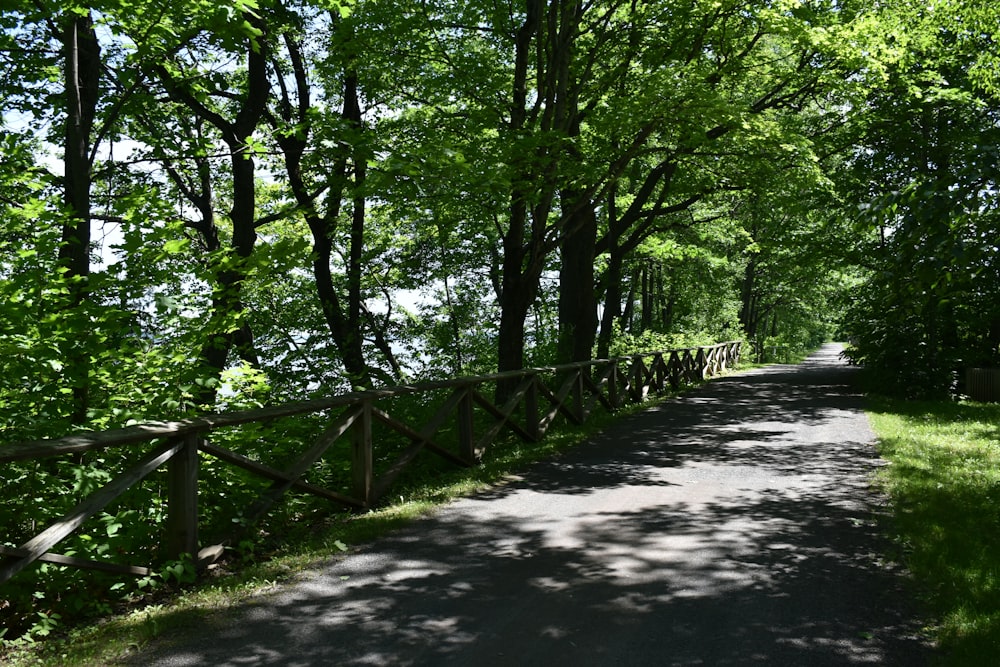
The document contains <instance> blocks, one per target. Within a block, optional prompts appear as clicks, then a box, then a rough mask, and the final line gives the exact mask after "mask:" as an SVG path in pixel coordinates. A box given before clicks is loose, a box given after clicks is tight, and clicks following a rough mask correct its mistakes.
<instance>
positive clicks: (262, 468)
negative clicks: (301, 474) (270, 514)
mask: <svg viewBox="0 0 1000 667" xmlns="http://www.w3.org/2000/svg"><path fill="white" fill-rule="evenodd" d="M199 449H201V451H203V452H205V453H206V454H210V455H212V456H214V457H215V458H217V459H219V460H221V461H225V462H226V463H231V464H232V465H234V466H237V467H240V468H243V469H244V470H247V471H249V472H252V473H254V474H255V475H259V476H260V477H263V478H265V479H270V480H273V481H279V482H280V481H289V482H291V483H292V486H294V487H295V488H297V489H300V490H302V491H305V492H306V493H311V494H312V495H314V496H319V497H321V498H325V499H326V500H332V501H334V502H337V503H340V504H342V505H346V506H348V507H352V508H357V509H361V508H362V507H364V503H363V502H361V501H360V500H358V499H357V498H351V497H350V496H345V495H344V494H341V493H337V492H336V491H331V490H330V489H325V488H323V487H321V486H317V485H315V484H310V483H309V482H303V481H302V480H301V479H292V478H291V477H290V476H289V475H288V474H287V473H285V472H282V471H281V470H278V469H277V468H272V467H271V466H268V465H265V464H263V463H261V462H259V461H254V460H253V459H250V458H247V457H246V456H243V455H242V454H237V453H236V452H233V451H230V450H228V449H223V448H222V447H219V446H218V445H214V444H212V443H210V442H203V443H202V444H201V446H200V447H199Z"/></svg>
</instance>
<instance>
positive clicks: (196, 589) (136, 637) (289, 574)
mask: <svg viewBox="0 0 1000 667" xmlns="http://www.w3.org/2000/svg"><path fill="white" fill-rule="evenodd" d="M670 395H673V394H664V395H663V396H661V397H658V398H654V399H653V400H651V401H647V402H646V403H644V404H642V405H634V406H629V407H627V408H624V409H622V410H620V411H619V412H617V413H616V414H614V415H610V414H607V413H605V412H603V411H601V410H596V411H595V412H594V413H593V415H592V416H591V418H590V421H588V422H587V424H586V425H584V426H580V427H571V426H569V425H565V424H563V425H560V426H559V427H558V428H553V429H552V430H551V431H550V432H549V434H547V435H546V437H545V438H544V439H543V440H542V441H541V442H539V443H535V444H525V443H521V442H520V441H515V440H507V441H503V442H502V443H498V445H496V446H494V448H493V449H491V450H490V452H488V453H487V456H486V457H485V459H484V461H483V463H482V465H480V466H477V467H475V468H467V469H457V468H453V469H448V470H445V471H443V472H439V473H436V474H434V475H429V474H428V475H425V476H424V477H423V478H422V479H416V480H411V481H409V482H407V483H405V484H404V485H402V486H401V487H400V488H397V489H396V490H394V491H393V492H392V502H391V504H387V505H386V506H384V507H381V508H379V509H376V510H373V511H370V512H367V513H364V514H346V513H338V514H331V515H327V516H321V517H317V518H314V519H313V520H311V521H304V522H303V523H301V524H300V525H298V526H293V527H291V528H290V529H289V531H288V532H287V533H285V534H283V535H281V536H280V538H273V539H272V540H270V541H269V542H265V543H259V544H256V545H254V547H253V551H251V552H248V553H244V554H242V556H243V557H242V558H241V559H239V560H238V561H237V562H236V565H235V566H234V567H233V571H232V572H217V573H216V574H217V575H218V576H206V577H203V578H202V580H201V581H199V582H198V583H197V584H195V585H193V586H190V587H188V588H186V589H183V590H165V591H161V592H160V593H159V594H158V595H154V596H152V597H151V598H148V599H146V600H143V601H142V603H141V604H136V605H134V607H133V608H132V609H122V610H120V613H119V614H117V615H115V616H113V617H111V618H108V619H105V620H103V621H102V622H100V623H99V624H97V625H94V626H90V627H78V628H73V629H68V630H64V631H62V632H56V633H54V634H53V636H51V637H49V638H47V639H46V641H44V642H39V643H38V644H36V645H33V646H29V647H26V648H21V649H15V650H10V651H8V653H7V654H6V655H4V654H3V651H2V649H0V663H2V664H4V665H10V667H29V666H31V667H36V666H42V665H59V666H60V667H96V666H102V667H103V666H105V665H109V664H114V663H115V662H116V661H117V660H118V659H119V658H121V657H122V656H125V655H127V654H129V653H134V652H135V651H137V650H140V649H141V648H142V647H143V646H144V645H146V644H148V643H149V642H150V641H152V640H154V639H156V638H158V637H170V636H177V635H180V634H183V632H184V630H185V629H186V628H192V627H195V626H197V625H198V624H201V623H204V622H206V621H207V620H208V619H210V618H211V617H212V616H213V615H215V614H223V613H225V610H226V609H227V608H230V607H232V606H234V605H236V604H239V603H242V602H246V601H247V600H249V599H252V598H254V597H257V596H260V595H262V594H264V593H266V592H268V591H269V590H271V589H273V588H274V587H275V586H276V585H278V584H279V583H283V582H289V581H292V580H294V579H296V578H297V577H300V576H304V575H305V573H307V572H308V571H309V570H310V569H312V568H316V567H320V566H321V565H322V564H323V563H324V562H327V561H329V559H330V558H336V557H340V556H343V555H344V553H345V551H350V549H351V548H352V547H356V546H358V545H361V544H364V543H366V542H369V541H371V540H373V539H375V538H377V537H379V536H381V535H384V534H385V533H387V532H389V531H391V530H394V529H396V528H399V527H401V526H403V525H405V524H406V523H408V522H410V521H412V520H414V519H416V518H419V517H421V516H424V515H426V514H428V513H431V512H433V511H434V510H435V509H436V508H438V507H440V506H441V505H443V504H444V503H447V502H449V501H451V500H453V499H455V498H458V497H462V496H467V495H470V494H472V493H476V492H477V491H481V490H485V489H488V488H491V487H494V486H496V485H498V484H503V483H504V481H505V479H507V478H508V477H509V476H510V475H511V474H513V473H516V472H517V471H518V470H520V469H523V468H524V467H525V466H527V465H528V464H530V463H532V462H535V461H538V460H541V459H545V458H551V457H553V456H556V455H558V454H559V453H560V452H564V451H566V450H568V449H570V448H571V447H573V446H574V445H576V444H579V443H580V442H582V441H584V440H585V439H586V438H587V437H589V436H591V435H593V434H595V433H597V432H599V431H601V430H602V429H604V428H606V427H607V426H608V425H609V424H611V423H612V422H613V421H615V420H617V419H619V418H620V417H622V416H624V415H627V414H631V413H634V412H637V411H640V410H645V409H648V408H649V407H651V406H652V405H655V403H656V402H658V401H660V400H664V399H666V398H668V397H669V396H670Z"/></svg>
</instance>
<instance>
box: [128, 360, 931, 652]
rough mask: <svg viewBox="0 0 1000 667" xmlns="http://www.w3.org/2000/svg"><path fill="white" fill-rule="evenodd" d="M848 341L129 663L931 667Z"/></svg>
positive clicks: (593, 447) (732, 380)
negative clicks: (880, 494) (883, 527)
mask: <svg viewBox="0 0 1000 667" xmlns="http://www.w3.org/2000/svg"><path fill="white" fill-rule="evenodd" d="M836 355H837V350H836V349H834V348H829V347H828V348H824V350H823V351H822V352H821V353H820V354H819V355H816V356H814V357H813V358H811V359H810V360H809V361H808V362H807V363H806V364H803V365H802V366H798V367H796V366H777V367H771V368H767V369H761V370H756V371H753V372H750V373H746V374H743V375H740V376H733V377H729V378H724V379H721V380H717V381H713V382H712V383H710V384H708V385H705V386H703V387H701V388H699V389H698V390H696V391H695V392H693V393H692V394H690V395H689V396H687V397H682V398H678V399H674V400H670V401H667V402H665V403H663V404H661V405H659V406H658V407H656V408H654V409H651V410H648V411H646V412H644V413H642V414H638V415H634V416H631V417H628V418H625V419H623V420H621V421H620V422H618V423H616V424H615V425H614V426H613V427H611V428H610V429H609V430H608V431H606V432H605V433H603V434H601V435H600V436H598V437H595V438H594V439H592V440H591V441H589V442H588V443H586V444H584V445H582V446H581V447H579V448H577V449H575V450H574V451H572V452H571V453H569V454H567V455H565V456H563V457H562V458H560V459H558V460H555V461H550V462H546V463H543V464H540V465H537V466H535V467H533V468H532V469H530V470H529V471H527V472H525V473H524V474H523V475H521V476H519V477H518V478H517V479H515V480H512V481H511V482H510V483H508V484H505V485H503V486H500V487H498V488H495V489H493V490H491V491H489V492H487V493H484V494H480V495H477V496H476V497H473V498H468V499H465V500H462V501H459V502H456V503H453V504H452V505H450V506H448V507H446V508H444V509H443V510H442V511H440V512H439V513H438V514H437V515H436V516H434V517H431V518H428V519H425V520H421V521H419V522H417V523H416V524H414V525H413V526H411V527H409V528H407V529H405V530H403V531H400V532H398V533H395V534H393V535H391V536H389V537H388V538H386V539H383V540H380V541H379V542H377V543H375V544H372V545H370V546H368V547H366V548H364V549H363V550H362V551H360V552H358V553H355V554H352V555H351V556H349V557H346V558H344V559H342V560H338V561H336V562H333V563H331V564H330V566H329V567H328V568H326V569H324V570H322V571H317V572H313V573H310V576H309V577H308V578H306V579H304V580H303V581H302V582H300V583H298V584H295V585H292V586H289V587H287V588H284V589H282V590H281V591H279V592H276V593H274V594H271V595H268V596H263V597H260V598H257V599H255V600H254V601H253V602H251V603H249V604H247V605H245V606H244V607H241V608H239V609H234V610H232V611H231V612H230V613H228V614H226V615H224V616H223V615H219V616H217V617H213V618H211V619H209V621H208V622H207V623H206V624H205V627H204V628H202V629H201V630H200V631H199V632H198V633H197V636H191V637H186V638H184V639H183V640H181V641H178V642H176V643H174V644H173V645H169V644H165V645H162V646H157V647H155V650H153V649H151V650H150V651H146V652H144V653H143V654H142V655H139V656H136V660H135V664H144V665H147V664H156V665H196V664H216V665H332V664H336V665H418V664H419V665H442V664H453V665H561V664H573V665H810V666H812V665H862V664H870V665H907V666H909V665H920V664H925V663H926V662H927V660H928V657H929V655H930V649H929V648H928V647H927V646H926V645H925V644H924V642H923V641H922V640H921V639H920V638H919V636H918V634H917V632H918V630H919V627H920V624H919V622H918V621H916V620H915V618H914V617H913V616H912V614H911V611H912V606H911V605H910V604H909V603H908V601H909V599H910V598H909V596H908V594H907V591H906V587H905V578H904V577H903V575H902V573H900V572H899V571H897V569H896V568H894V567H893V566H891V565H890V564H888V563H886V562H883V560H882V555H881V554H882V553H883V549H885V548H886V546H887V545H886V544H885V543H884V542H883V540H882V538H881V537H880V536H879V534H878V531H877V529H876V523H875V521H876V518H877V511H878V509H879V507H878V499H877V498H876V497H874V495H873V492H872V491H871V489H870V488H869V485H868V478H869V476H870V474H871V473H872V472H873V470H874V469H875V468H876V467H877V466H878V465H879V464H880V461H879V459H878V457H877V455H876V453H875V450H874V447H873V445H872V441H873V438H874V436H873V434H872V432H871V430H870V428H869V426H868V423H867V420H866V418H865V416H864V415H863V413H862V412H861V411H860V397H859V396H857V395H856V394H855V393H854V391H853V389H852V388H851V385H850V382H851V379H852V376H853V371H852V369H849V368H846V367H845V366H844V365H843V364H841V363H840V362H839V360H838V358H837V356H836Z"/></svg>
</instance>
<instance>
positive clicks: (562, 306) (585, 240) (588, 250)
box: [557, 191, 597, 363]
mask: <svg viewBox="0 0 1000 667" xmlns="http://www.w3.org/2000/svg"><path fill="white" fill-rule="evenodd" d="M562 203H563V206H564V207H565V208H568V209H569V210H571V211H572V212H573V213H572V215H571V216H570V217H569V219H568V220H567V223H566V224H567V228H568V229H569V230H570V232H569V233H567V234H566V235H565V236H564V237H563V242H562V247H561V253H560V254H561V259H562V262H561V264H560V267H559V343H558V357H557V361H558V362H559V363H569V362H574V361H588V360H590V358H591V356H592V355H593V351H594V339H595V337H596V335H597V297H596V294H595V291H594V252H595V249H596V246H597V215H596V214H595V213H594V207H593V206H592V205H591V203H590V202H589V201H587V200H586V199H585V196H584V195H583V194H582V193H580V192H575V191H563V193H562Z"/></svg>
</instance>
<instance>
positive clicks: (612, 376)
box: [608, 358, 622, 409]
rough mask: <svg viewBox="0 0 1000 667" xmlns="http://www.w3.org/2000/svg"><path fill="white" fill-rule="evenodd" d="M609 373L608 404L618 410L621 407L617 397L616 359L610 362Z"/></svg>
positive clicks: (619, 399)
mask: <svg viewBox="0 0 1000 667" xmlns="http://www.w3.org/2000/svg"><path fill="white" fill-rule="evenodd" d="M610 363H611V372H610V373H609V374H608V402H609V403H611V405H613V406H614V407H615V409H618V408H620V407H621V406H622V404H621V396H619V395H618V359H617V358H615V359H612V360H611V362H610Z"/></svg>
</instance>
